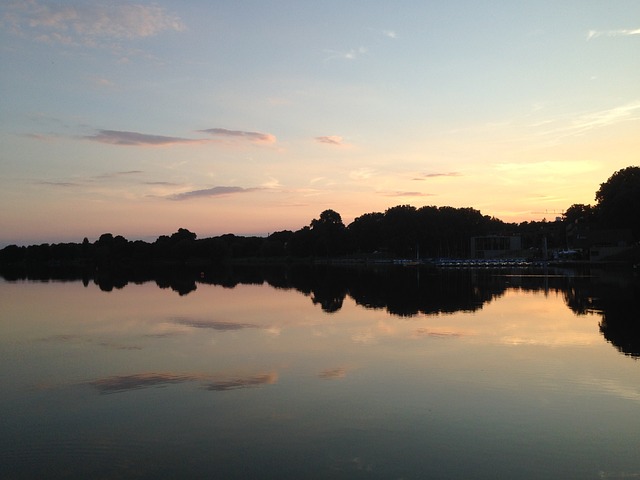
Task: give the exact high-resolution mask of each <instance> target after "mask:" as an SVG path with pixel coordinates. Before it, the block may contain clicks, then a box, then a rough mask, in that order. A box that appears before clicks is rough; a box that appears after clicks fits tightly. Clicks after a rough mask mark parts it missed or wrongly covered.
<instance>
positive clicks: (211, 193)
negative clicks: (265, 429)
mask: <svg viewBox="0 0 640 480" xmlns="http://www.w3.org/2000/svg"><path fill="white" fill-rule="evenodd" d="M257 190H260V189H259V188H242V187H224V186H217V187H212V188H205V189H202V190H191V191H190V192H182V193H176V194H174V195H169V196H168V197H167V198H168V199H169V200H188V199H190V198H202V197H205V198H206V197H220V196H224V195H233V194H237V193H249V192H255V191H257Z"/></svg>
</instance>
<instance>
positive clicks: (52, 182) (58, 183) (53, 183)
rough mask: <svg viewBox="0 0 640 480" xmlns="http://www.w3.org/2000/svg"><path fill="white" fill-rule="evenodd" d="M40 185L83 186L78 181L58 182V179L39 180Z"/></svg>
mask: <svg viewBox="0 0 640 480" xmlns="http://www.w3.org/2000/svg"><path fill="white" fill-rule="evenodd" d="M37 183H38V185H48V186H51V187H65V188H68V187H71V188H75V187H81V186H82V184H80V183H77V182H65V181H60V182H56V181H40V182H37Z"/></svg>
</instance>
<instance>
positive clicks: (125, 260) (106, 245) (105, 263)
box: [0, 205, 552, 269]
mask: <svg viewBox="0 0 640 480" xmlns="http://www.w3.org/2000/svg"><path fill="white" fill-rule="evenodd" d="M539 223H540V224H537V223H535V222H532V223H527V222H525V223H523V224H521V225H514V224H506V223H504V222H502V221H500V220H498V219H495V218H491V217H488V216H483V215H482V214H481V213H480V212H479V211H477V210H474V209H471V208H452V207H422V208H415V207H412V206H409V205H399V206H397V207H393V208H390V209H388V210H387V211H386V212H384V213H367V214H365V215H362V216H360V217H358V218H356V219H355V220H354V221H353V222H352V223H351V224H350V225H348V226H345V225H344V223H343V222H342V219H341V216H340V214H339V213H338V212H335V211H334V210H325V211H324V212H322V213H321V214H320V216H319V218H317V219H314V220H312V221H311V223H310V225H309V226H305V227H303V228H301V229H300V230H297V231H289V230H284V231H280V232H275V233H272V234H270V235H269V236H267V237H244V236H238V235H233V234H226V235H221V236H217V237H211V238H202V239H199V238H197V235H196V234H195V233H193V232H190V231H189V230H187V229H185V228H180V229H178V231H177V232H175V233H173V234H171V235H162V236H160V237H158V238H157V239H156V240H155V241H154V242H151V243H149V242H145V241H142V240H135V241H130V240H127V239H126V238H124V237H123V236H121V235H116V236H114V235H113V234H111V233H105V234H102V235H101V236H100V238H98V240H96V241H95V242H93V243H92V242H90V241H89V240H88V239H87V238H85V239H84V240H83V241H82V242H81V243H58V244H47V243H45V244H40V245H30V246H17V245H9V246H7V247H5V248H4V249H2V250H0V266H2V267H7V266H9V265H12V266H14V267H18V266H26V267H29V268H33V267H34V266H45V265H47V266H50V267H58V266H65V265H67V266H68V265H75V266H84V267H90V268H103V269H104V268H111V269H113V268H124V267H131V266H135V265H161V264H174V265H175V264H181V265H208V264H216V263H221V262H224V261H234V260H240V259H245V260H247V259H250V260H274V259H275V260H282V259H316V260H322V259H325V260H326V259H331V258H345V257H350V258H353V259H376V258H379V259H382V258H416V257H417V256H418V255H420V257H421V258H429V257H465V256H467V255H468V254H469V248H470V247H469V240H470V238H471V237H472V236H480V235H487V234H490V233H491V234H505V235H508V234H515V233H518V232H520V233H524V234H525V237H526V238H528V239H529V241H528V243H529V244H536V243H539V242H538V240H539V238H540V237H541V236H542V235H543V234H544V232H545V231H544V229H543V226H544V224H545V222H539ZM547 235H548V236H550V237H552V236H551V235H549V234H548V233H547Z"/></svg>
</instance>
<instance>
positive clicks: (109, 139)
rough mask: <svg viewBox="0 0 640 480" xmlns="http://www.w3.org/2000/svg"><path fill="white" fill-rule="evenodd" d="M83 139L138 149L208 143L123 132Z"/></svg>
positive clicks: (103, 132) (108, 131)
mask: <svg viewBox="0 0 640 480" xmlns="http://www.w3.org/2000/svg"><path fill="white" fill-rule="evenodd" d="M82 138H84V139H85V140H90V141H92V142H100V143H108V144H110V145H126V146H136V147H140V146H163V145H175V144H189V143H203V142H205V141H206V140H202V139H192V138H182V137H166V136H164V135H149V134H146V133H138V132H125V131H121V130H99V131H98V133H96V134H95V135H87V136H84V137H82Z"/></svg>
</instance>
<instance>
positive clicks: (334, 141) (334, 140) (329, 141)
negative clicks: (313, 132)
mask: <svg viewBox="0 0 640 480" xmlns="http://www.w3.org/2000/svg"><path fill="white" fill-rule="evenodd" d="M315 141H316V142H318V143H324V144H326V145H337V146H344V145H346V144H345V143H344V139H343V138H342V137H341V136H339V135H326V136H322V137H315Z"/></svg>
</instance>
